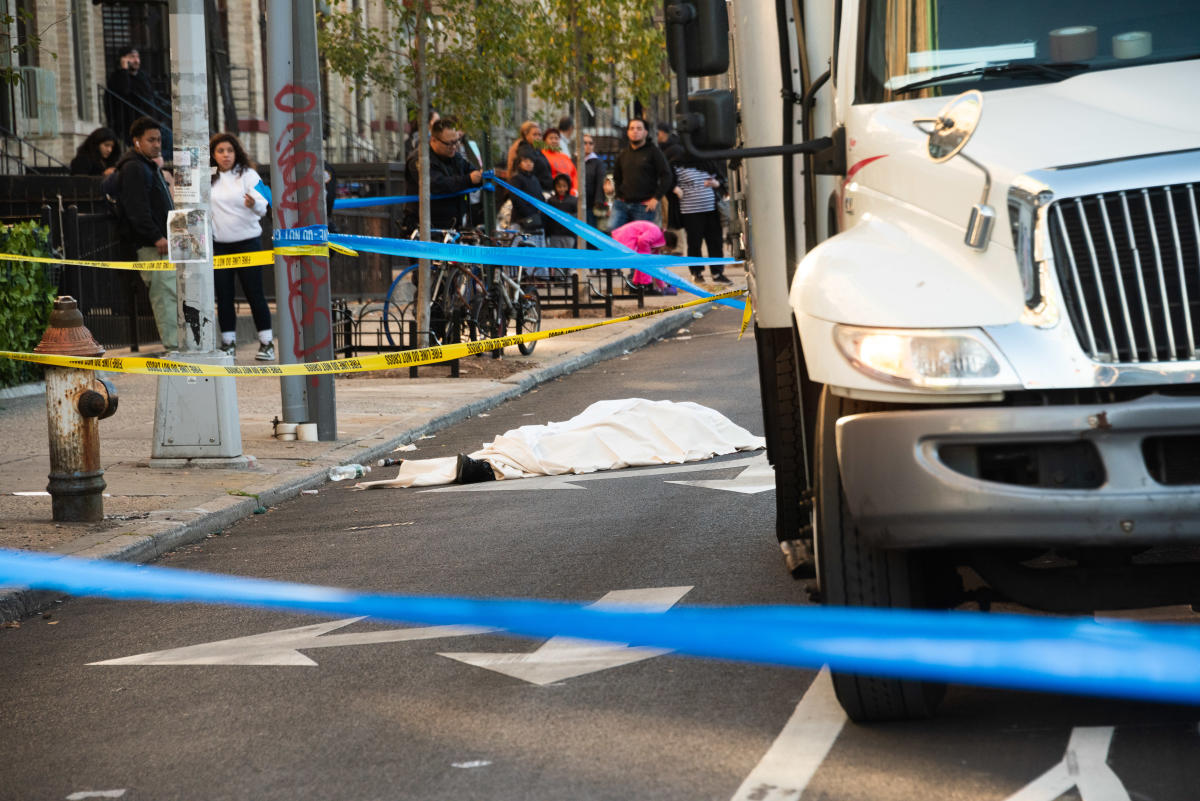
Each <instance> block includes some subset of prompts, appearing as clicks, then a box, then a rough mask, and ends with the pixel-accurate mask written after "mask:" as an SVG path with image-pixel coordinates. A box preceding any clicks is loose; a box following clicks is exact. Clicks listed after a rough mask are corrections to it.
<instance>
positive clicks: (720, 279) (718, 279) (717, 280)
mask: <svg viewBox="0 0 1200 801" xmlns="http://www.w3.org/2000/svg"><path fill="white" fill-rule="evenodd" d="M712 282H713V283H714V284H732V283H733V282H732V281H730V280H729V279H728V278H726V277H725V273H721V274H720V275H714V276H713V277H712Z"/></svg>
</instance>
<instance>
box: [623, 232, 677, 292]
mask: <svg viewBox="0 0 1200 801" xmlns="http://www.w3.org/2000/svg"><path fill="white" fill-rule="evenodd" d="M611 236H612V238H613V239H615V240H617V241H618V242H620V243H621V244H622V245H624V246H625V247H628V248H632V249H633V250H634V251H635V252H637V253H647V254H650V253H659V252H661V251H662V250H664V249H668V250H669V249H674V247H675V244H676V237H675V232H674V231H663V230H662V229H661V228H659V227H658V226H657V225H655V224H654V223H652V222H647V221H646V220H634V221H633V222H628V223H625V224H624V225H622V226H621V227H620V228H616V229H614V230H613V232H612V234H611ZM632 280H633V284H634V285H635V286H647V285H650V284H651V283H653V286H652V287H651V288H649V289H647V290H646V292H647V294H651V295H676V294H678V293H679V290H677V289H676V288H675V287H673V286H671V285H670V284H668V283H667V282H665V281H660V280H658V279H657V278H655V279H651V278H650V276H648V275H646V274H645V273H643V272H641V271H639V270H634V271H633V279H632Z"/></svg>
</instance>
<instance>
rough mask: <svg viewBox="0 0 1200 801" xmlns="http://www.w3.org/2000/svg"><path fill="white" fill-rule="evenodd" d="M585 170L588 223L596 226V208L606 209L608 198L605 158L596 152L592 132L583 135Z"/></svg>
mask: <svg viewBox="0 0 1200 801" xmlns="http://www.w3.org/2000/svg"><path fill="white" fill-rule="evenodd" d="M583 157H584V162H583V172H584V175H585V176H586V178H585V180H584V184H585V185H586V187H587V188H586V189H585V190H584V191H586V192H587V199H586V200H585V201H584V202H585V203H587V206H586V209H587V223H588V225H590V226H592V227H593V228H595V227H596V222H597V219H596V209H602V210H603V209H606V207H607V206H608V198H606V197H605V196H604V159H602V158H600V156H598V155H597V154H596V140H595V139H593V138H592V135H591V134H587V133H585V134H584V135H583Z"/></svg>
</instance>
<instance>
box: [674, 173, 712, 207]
mask: <svg viewBox="0 0 1200 801" xmlns="http://www.w3.org/2000/svg"><path fill="white" fill-rule="evenodd" d="M714 178H716V176H715V175H711V174H709V173H707V172H704V171H703V170H697V169H696V168H695V167H676V168H675V181H676V183H677V184H678V186H679V188H680V189H681V190H682V191H683V197H682V198H680V200H679V213H680V214H703V213H704V212H706V211H712V210H713V209H714V208H716V206H715V204H714V202H713V201H714V197H713V191H712V187H711V186H705V185H704V182H705V181H709V180H712V179H714Z"/></svg>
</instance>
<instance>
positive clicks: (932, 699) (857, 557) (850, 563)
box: [815, 388, 945, 723]
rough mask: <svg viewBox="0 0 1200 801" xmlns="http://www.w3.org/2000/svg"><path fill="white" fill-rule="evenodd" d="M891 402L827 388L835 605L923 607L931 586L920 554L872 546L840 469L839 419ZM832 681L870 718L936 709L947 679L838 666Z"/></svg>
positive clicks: (827, 490)
mask: <svg viewBox="0 0 1200 801" xmlns="http://www.w3.org/2000/svg"><path fill="white" fill-rule="evenodd" d="M887 408H889V407H888V406H887V405H885V404H879V403H866V402H863V401H855V400H850V399H846V398H839V397H837V396H835V395H833V394H832V393H831V392H830V391H829V389H828V388H826V389H825V390H824V392H823V393H822V394H821V403H820V411H819V414H818V417H817V437H816V463H817V487H816V505H817V510H816V522H817V525H816V543H815V544H816V554H817V570H818V573H819V575H820V577H821V593H822V600H823V602H824V603H826V604H830V605H832V606H870V607H893V608H922V607H925V606H927V603H926V599H927V597H928V596H929V593H927V592H926V590H925V585H924V584H923V582H924V580H925V578H926V577H925V576H924V575H923V561H924V560H923V559H922V557H921V555H920V554H917V553H913V552H905V551H895V550H883V549H881V548H875V547H873V546H871V545H870V544H869V543H867V542H866V540H865V539H864V538H863V537H862V536H861V534H860V533H859V530H858V527H857V526H855V524H854V520H853V519H852V518H851V517H850V514H849V510H848V509H847V505H846V495H845V492H844V491H843V488H842V480H841V474H840V471H839V469H838V461H837V445H836V440H835V433H836V423H837V421H838V419H839V418H841V417H846V416H848V415H852V414H862V413H864V412H874V411H881V410H883V409H887ZM833 686H834V690H835V691H836V693H837V698H838V701H839V702H840V703H841V705H842V709H844V710H845V711H846V715H847V716H848V717H849V718H850V719H851V720H854V721H857V722H860V723H867V722H873V721H885V720H913V719H921V718H928V717H932V716H933V714H934V712H935V711H936V709H937V705H938V703H939V702H940V701H941V699H942V695H943V694H944V693H945V685H943V684H935V683H930V682H921V681H912V680H901V679H887V678H877V677H873V676H859V675H855V674H850V673H841V672H834V673H833Z"/></svg>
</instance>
